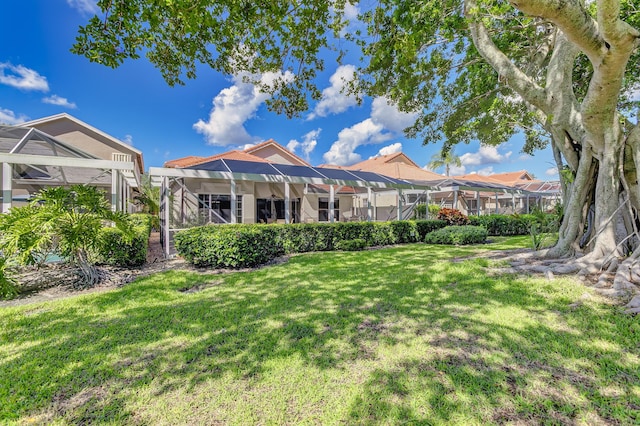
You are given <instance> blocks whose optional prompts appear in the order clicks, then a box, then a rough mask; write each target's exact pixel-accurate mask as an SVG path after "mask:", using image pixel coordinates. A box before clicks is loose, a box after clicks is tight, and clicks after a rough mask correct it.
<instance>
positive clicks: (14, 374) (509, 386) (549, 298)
mask: <svg viewBox="0 0 640 426" xmlns="http://www.w3.org/2000/svg"><path fill="white" fill-rule="evenodd" d="M471 250H472V249H468V248H455V247H451V248H448V249H447V250H446V251H444V250H442V249H441V248H440V247H434V246H426V245H412V246H404V247H399V248H393V249H384V250H377V251H369V252H360V253H323V254H312V255H303V256H296V257H294V258H292V259H291V260H290V262H289V263H288V264H285V265H278V266H275V267H272V268H265V269H262V270H258V271H255V272H251V273H237V274H230V275H227V276H225V277H224V278H223V282H222V283H221V284H220V285H218V286H215V287H210V288H207V289H206V290H205V291H202V292H197V293H193V294H185V293H183V292H180V291H179V290H181V289H184V288H187V287H193V286H196V285H203V284H206V283H207V282H208V281H211V280H213V279H214V278H213V277H212V276H202V275H197V274H192V273H185V272H168V273H164V274H160V275H155V276H152V277H148V278H145V279H142V280H140V281H138V282H135V283H133V284H131V285H129V286H127V287H125V288H123V289H122V290H120V291H114V292H110V293H105V294H101V295H93V296H88V297H82V298H77V299H74V300H69V301H65V302H61V303H51V304H43V305H38V306H36V307H31V308H22V309H9V310H7V311H6V312H0V320H1V321H2V330H3V331H1V332H0V355H1V356H0V377H1V379H0V380H1V381H2V383H1V384H2V386H0V419H23V420H24V419H25V418H26V416H35V417H33V419H35V420H36V421H43V422H47V421H51V420H53V419H58V418H64V419H65V420H66V421H71V422H74V423H78V422H80V423H94V422H142V423H146V422H148V421H147V420H144V416H145V415H146V414H148V413H144V412H143V413H140V412H138V411H137V409H135V408H132V407H133V406H135V405H136V404H132V403H131V399H132V398H135V395H136V393H137V392H138V391H141V390H149V389H151V391H150V392H151V394H152V395H153V396H154V397H155V398H163V397H164V396H166V395H170V394H171V393H172V392H173V391H175V390H176V389H183V388H186V389H187V392H196V393H197V392H198V389H199V386H200V385H201V384H202V383H204V382H207V381H211V380H217V379H221V378H226V379H228V380H233V381H236V382H243V381H244V382H247V381H250V382H252V383H255V382H256V381H259V380H260V378H261V377H262V376H263V375H264V374H266V373H268V370H269V368H271V367H270V363H269V361H272V360H280V359H288V358H292V357H297V358H299V359H302V360H303V362H304V363H305V364H307V365H309V366H311V367H313V368H315V369H319V370H337V371H341V370H342V371H344V373H345V375H349V374H351V373H352V372H353V370H354V368H357V369H361V370H362V371H364V373H365V375H366V380H365V381H364V383H363V384H362V385H361V386H360V387H359V389H360V390H359V391H358V392H357V394H356V395H350V396H349V399H348V400H347V401H345V402H344V403H345V408H344V416H343V418H342V419H341V421H346V422H348V423H355V424H359V423H361V424H369V423H371V424H373V423H381V422H382V423H384V422H391V423H397V422H408V423H442V422H447V423H470V422H471V423H505V422H524V423H536V424H537V423H571V422H577V421H585V422H596V423H597V422H604V423H616V422H620V423H627V422H628V423H633V421H638V420H639V418H638V417H637V413H638V411H637V409H638V408H640V397H639V394H638V385H637V383H638V382H637V381H638V379H639V377H638V371H639V370H638V368H640V365H639V364H638V357H637V355H633V354H635V353H637V351H638V349H639V348H638V340H637V335H638V334H637V333H638V332H639V330H638V327H637V323H635V322H634V320H633V319H630V318H628V317H624V316H622V315H619V314H618V313H617V312H616V311H615V310H614V309H613V308H610V307H604V306H602V305H599V304H597V303H591V304H590V303H585V304H584V305H583V306H581V307H579V308H577V309H572V308H570V307H569V304H570V303H571V302H574V301H575V299H576V298H577V297H578V296H579V295H580V292H582V291H583V290H581V289H579V288H578V287H575V286H574V287H571V286H568V287H567V288H568V290H566V291H558V289H557V286H559V285H561V284H558V282H542V281H540V282H536V283H532V282H531V281H529V280H526V279H523V278H520V279H519V278H517V277H502V278H497V279H496V278H487V277H486V274H485V272H486V270H485V269H484V268H483V267H482V264H481V263H480V262H474V261H468V262H462V263H451V262H447V261H446V260H447V259H450V258H455V257H460V256H465V255H469V253H470V252H471ZM215 279H216V280H218V279H220V278H219V276H216V277H215ZM203 287H206V285H204V286H203ZM634 327H635V328H634ZM634 333H636V334H634ZM634 336H635V337H634ZM345 380H348V378H346V379H345ZM264 397H265V398H269V395H265V396H264ZM328 397H329V396H327V398H328ZM317 408H318V410H319V411H322V410H323V407H317ZM187 409H189V408H188V404H187V403H185V406H184V410H187ZM634 413H635V414H634ZM140 416H142V420H140V418H139V417H140ZM229 416H233V414H232V413H231V414H229ZM634 416H635V417H634Z"/></svg>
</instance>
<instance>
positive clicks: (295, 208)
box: [256, 198, 300, 223]
mask: <svg viewBox="0 0 640 426" xmlns="http://www.w3.org/2000/svg"><path fill="white" fill-rule="evenodd" d="M256 208H257V214H256V217H257V222H258V223H270V222H273V221H276V220H278V219H279V220H284V219H285V211H284V200H283V199H282V198H273V199H272V198H258V199H257V200H256ZM290 208H291V210H290V212H291V222H293V223H297V222H299V217H300V199H299V198H292V199H291V201H290Z"/></svg>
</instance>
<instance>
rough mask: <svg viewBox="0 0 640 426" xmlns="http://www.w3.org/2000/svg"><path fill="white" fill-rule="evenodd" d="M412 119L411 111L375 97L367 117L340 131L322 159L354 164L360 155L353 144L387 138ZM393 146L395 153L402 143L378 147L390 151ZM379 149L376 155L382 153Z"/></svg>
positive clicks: (342, 163) (357, 145) (341, 164)
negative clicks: (400, 109) (405, 110)
mask: <svg viewBox="0 0 640 426" xmlns="http://www.w3.org/2000/svg"><path fill="white" fill-rule="evenodd" d="M414 121H415V115H414V114H407V113H404V112H400V111H398V109H397V108H396V107H395V106H394V105H390V104H389V102H388V101H387V99H386V98H384V97H379V98H375V99H374V100H373V102H372V104H371V117H370V118H367V119H366V120H364V121H361V122H360V123H358V124H356V125H354V126H351V127H349V128H346V129H343V130H341V131H340V133H339V134H338V140H337V141H336V142H334V143H333V145H331V148H330V149H329V151H328V152H326V153H325V154H324V156H323V158H324V160H325V161H326V162H328V163H331V164H336V165H339V166H344V165H348V164H353V163H357V162H358V161H360V160H361V156H360V155H359V154H356V153H355V152H354V151H355V149H356V148H357V147H359V146H360V145H370V144H376V143H382V142H385V141H388V140H389V139H392V138H393V137H394V136H395V135H396V134H398V133H400V132H401V131H402V130H404V129H405V128H406V127H407V126H409V125H411V124H413V122H414ZM392 147H393V148H392ZM393 149H397V150H398V151H395V152H399V151H400V150H402V145H401V144H399V143H398V144H393V145H391V146H389V147H385V148H382V149H381V150H380V152H382V151H383V150H384V151H385V152H386V153H392V152H391V151H392V150H393ZM380 152H379V153H378V154H377V155H384V154H380Z"/></svg>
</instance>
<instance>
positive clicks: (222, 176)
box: [151, 140, 419, 228]
mask: <svg viewBox="0 0 640 426" xmlns="http://www.w3.org/2000/svg"><path fill="white" fill-rule="evenodd" d="M167 169H174V171H173V172H172V171H170V170H167ZM151 174H152V175H156V176H166V177H167V178H168V179H167V190H168V191H169V193H170V195H171V197H170V198H171V199H172V200H173V201H172V206H171V208H170V213H169V214H168V220H169V221H170V223H171V228H180V227H184V226H189V225H192V224H199V223H272V222H281V223H300V222H304V223H309V222H333V221H344V220H356V219H357V220H364V219H368V218H370V217H369V216H368V215H369V214H370V212H369V210H368V207H369V206H367V209H364V210H362V209H360V210H358V212H357V214H356V206H355V205H354V200H357V199H358V198H356V197H354V196H355V195H356V194H359V193H364V194H372V193H375V192H379V191H384V190H386V191H392V192H393V193H394V194H397V193H398V189H401V188H408V189H410V188H413V187H417V186H419V185H417V184H410V183H408V182H406V181H402V180H401V179H391V178H388V177H384V176H383V175H382V174H379V173H375V172H374V173H372V172H358V171H355V170H354V171H347V170H344V169H340V168H326V169H325V168H321V167H318V168H314V167H312V166H311V165H309V163H307V162H306V161H304V160H303V159H302V158H300V157H298V156H297V155H295V154H294V153H292V152H290V151H289V150H287V149H286V148H284V147H283V146H281V145H279V144H278V143H276V142H275V141H273V140H268V141H266V142H263V143H260V144H258V145H256V146H253V147H251V148H248V149H245V150H243V151H240V150H233V151H228V152H225V153H222V154H217V155H213V156H210V157H196V156H188V157H183V158H178V159H175V160H171V161H167V162H166V163H165V167H164V168H163V169H158V168H153V170H152V171H151ZM396 198H397V197H396Z"/></svg>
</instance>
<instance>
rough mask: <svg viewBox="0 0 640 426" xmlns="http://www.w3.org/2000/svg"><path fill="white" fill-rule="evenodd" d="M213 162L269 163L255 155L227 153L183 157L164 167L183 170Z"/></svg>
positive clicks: (241, 152) (169, 162)
mask: <svg viewBox="0 0 640 426" xmlns="http://www.w3.org/2000/svg"><path fill="white" fill-rule="evenodd" d="M214 160H241V161H253V162H256V163H270V162H271V161H269V160H265V159H264V158H260V157H258V156H255V155H251V154H247V153H246V152H244V151H238V150H233V151H227V152H223V153H221V154H216V155H212V156H210V157H196V156H190V157H184V158H179V159H177V160H171V161H167V162H166V163H164V166H165V167H174V168H184V167H191V166H196V165H198V164H203V163H208V162H210V161H214Z"/></svg>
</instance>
